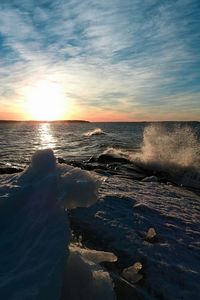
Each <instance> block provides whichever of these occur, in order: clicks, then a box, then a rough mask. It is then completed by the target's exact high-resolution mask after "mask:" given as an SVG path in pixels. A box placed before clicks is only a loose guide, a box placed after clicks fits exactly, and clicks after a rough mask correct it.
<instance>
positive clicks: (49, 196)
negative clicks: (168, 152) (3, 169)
mask: <svg viewBox="0 0 200 300" xmlns="http://www.w3.org/2000/svg"><path fill="white" fill-rule="evenodd" d="M99 184H100V182H99V180H98V178H97V177H94V176H92V175H90V173H88V172H86V171H82V170H80V169H78V168H73V167H71V166H68V165H57V164H56V159H55V156H54V154H53V151H52V150H50V149H46V150H38V151H37V152H36V153H35V154H34V155H33V158H32V162H31V164H30V166H29V167H28V168H27V169H26V170H25V171H23V172H22V173H20V174H17V175H6V176H2V178H1V185H0V253H1V256H0V299H6V300H11V299H12V300H13V299H14V300H27V299H33V300H36V299H37V300H44V299H48V300H57V299H60V296H61V288H62V281H63V274H64V265H65V262H66V261H68V259H69V250H68V245H69V243H70V238H71V233H70V227H69V222H68V216H67V213H66V210H65V209H66V208H73V207H77V206H89V205H91V204H93V203H94V202H96V201H97V191H98V187H99ZM78 265H79V264H78V262H77V263H76V267H78ZM107 275H108V274H107ZM108 277H109V275H108ZM109 280H110V279H109ZM99 281H100V282H102V281H101V278H99ZM97 282H98V280H97ZM109 282H110V281H109ZM76 284H77V285H78V281H77V282H76ZM102 284H103V283H102ZM106 284H107V285H109V284H108V282H107V281H106ZM110 295H112V296H113V291H112V289H111V292H110ZM113 297H114V296H113ZM113 297H110V298H108V299H113ZM68 299H70V298H68Z"/></svg>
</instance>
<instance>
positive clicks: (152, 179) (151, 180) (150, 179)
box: [142, 176, 158, 182]
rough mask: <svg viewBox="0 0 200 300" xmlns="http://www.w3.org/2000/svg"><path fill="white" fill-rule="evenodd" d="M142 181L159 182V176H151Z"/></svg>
mask: <svg viewBox="0 0 200 300" xmlns="http://www.w3.org/2000/svg"><path fill="white" fill-rule="evenodd" d="M142 182H158V177H157V176H149V177H145V178H144V179H142Z"/></svg>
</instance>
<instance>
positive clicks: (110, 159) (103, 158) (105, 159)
mask: <svg viewBox="0 0 200 300" xmlns="http://www.w3.org/2000/svg"><path fill="white" fill-rule="evenodd" d="M98 162H99V163H103V164H108V163H114V162H118V163H124V164H127V163H130V161H129V160H128V159H126V158H124V157H118V156H114V155H110V154H102V155H100V156H99V158H98Z"/></svg>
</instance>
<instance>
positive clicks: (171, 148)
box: [131, 125, 200, 168]
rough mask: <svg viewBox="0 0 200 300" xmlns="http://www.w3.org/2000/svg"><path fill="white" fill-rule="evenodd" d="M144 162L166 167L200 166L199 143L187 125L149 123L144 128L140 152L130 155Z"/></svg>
mask: <svg viewBox="0 0 200 300" xmlns="http://www.w3.org/2000/svg"><path fill="white" fill-rule="evenodd" d="M131 159H132V160H135V159H139V160H141V161H143V162H145V163H155V164H159V165H162V166H165V167H167V166H168V165H170V164H172V165H178V166H180V167H194V168H199V166H200V143H199V141H198V139H197V136H196V134H195V132H194V131H193V130H192V128H191V127H189V126H180V125H177V126H173V127H172V128H166V126H162V125H151V126H148V127H146V128H145V129H144V135H143V145H142V147H141V153H138V154H136V155H132V156H131Z"/></svg>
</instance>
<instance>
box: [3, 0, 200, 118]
mask: <svg viewBox="0 0 200 300" xmlns="http://www.w3.org/2000/svg"><path fill="white" fill-rule="evenodd" d="M44 80H45V82H48V83H49V84H51V83H54V84H57V85H60V86H61V87H62V90H63V94H64V96H65V98H66V107H65V106H64V107H63V110H65V109H66V114H65V117H66V118H87V119H89V120H129V121H130V120H133V121H137V120H200V2H199V1H198V0H196V1H195V0H190V1H189V0H178V1H176V0H174V1H168V0H160V1H157V0H143V1H141V0H101V1H96V0H93V1H92V0H84V1H83V0H82V1H81V0H69V1H68V0H54V1H50V0H38V1H33V0H1V1H0V86H1V89H0V118H1V119H4V118H9V119H10V118H11V119H12V118H14V119H24V118H25V119H26V118H27V115H26V112H25V107H26V101H27V97H29V96H28V92H27V91H29V93H30V91H32V90H33V88H37V85H38V82H40V81H44ZM41 101H42V99H41Z"/></svg>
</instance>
